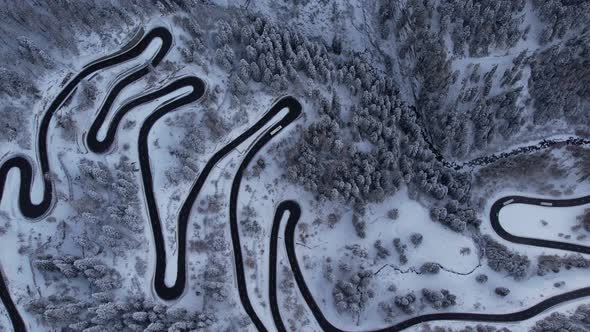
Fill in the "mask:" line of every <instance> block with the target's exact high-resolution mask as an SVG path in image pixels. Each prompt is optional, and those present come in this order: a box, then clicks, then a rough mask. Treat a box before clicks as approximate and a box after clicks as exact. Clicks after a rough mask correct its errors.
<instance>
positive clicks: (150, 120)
mask: <svg viewBox="0 0 590 332" xmlns="http://www.w3.org/2000/svg"><path fill="white" fill-rule="evenodd" d="M155 39H159V40H161V42H162V44H161V46H160V47H159V49H158V51H157V52H156V54H155V55H154V56H153V57H152V58H151V60H150V61H149V63H146V64H144V65H142V66H138V67H136V68H133V69H132V70H130V71H128V72H126V73H125V75H124V76H122V77H121V78H120V79H118V81H117V82H116V83H115V84H114V86H113V87H112V88H111V90H110V91H109V93H108V95H107V97H106V98H105V101H104V102H103V104H102V106H101V108H100V110H99V112H98V114H97V117H96V119H95V120H94V121H93V123H92V125H91V127H90V130H89V132H88V135H87V137H86V144H87V145H88V147H89V149H90V150H91V151H92V152H94V153H105V152H107V151H108V150H109V149H110V148H111V147H112V145H113V143H114V141H115V135H116V133H117V128H118V127H119V125H120V123H121V121H122V119H123V117H124V116H125V115H126V114H127V113H128V112H130V111H132V110H133V109H136V108H137V107H139V106H141V105H145V104H146V103H149V102H151V101H154V100H157V99H159V98H163V97H165V96H167V95H169V94H171V93H173V92H176V91H178V90H179V89H185V88H190V90H191V91H190V92H187V93H184V94H182V95H179V96H176V97H173V98H168V99H167V100H166V101H164V102H163V103H162V104H160V105H159V106H158V107H157V108H156V109H155V110H154V111H153V112H152V113H151V114H150V115H149V116H148V117H147V118H146V120H145V121H144V122H143V123H142V126H141V128H140V132H139V137H138V155H139V163H140V171H141V178H142V184H143V189H144V195H145V199H146V205H147V209H148V215H149V219H150V224H151V228H152V233H153V237H154V245H155V254H156V268H155V273H154V289H155V292H156V293H157V295H158V296H159V297H160V298H162V299H164V300H174V299H177V298H179V297H180V296H182V294H183V292H184V291H185V288H186V282H187V281H186V280H187V276H186V242H187V228H188V220H189V218H190V216H191V210H192V207H193V205H194V203H195V201H196V199H197V198H198V195H199V193H200V192H201V190H202V188H203V186H204V185H205V182H206V180H207V178H208V176H209V174H210V173H211V171H212V169H213V167H214V166H215V165H216V164H217V163H218V162H219V161H220V160H221V159H223V158H224V157H225V156H226V155H227V154H228V153H230V152H231V151H232V150H234V149H236V148H237V147H238V146H239V145H240V144H242V143H244V142H245V141H246V140H248V139H250V138H252V137H254V135H255V134H256V133H257V132H259V131H260V130H262V129H263V128H265V127H266V126H267V125H268V124H271V123H272V121H275V122H274V123H272V124H271V125H270V126H268V128H267V129H265V131H264V133H263V134H262V135H261V136H259V137H257V138H256V139H255V141H254V143H253V144H252V146H251V147H250V148H249V149H248V151H247V152H246V154H245V156H244V157H243V159H242V162H241V163H240V165H239V167H238V169H237V171H236V175H235V177H234V178H233V182H232V187H231V192H230V198H229V199H230V201H229V205H230V207H229V208H230V210H229V212H230V213H229V223H230V231H231V238H232V247H233V254H234V264H235V269H236V280H237V286H238V292H239V297H240V301H241V303H242V306H243V307H244V310H245V312H246V313H247V314H248V315H249V317H250V318H251V320H252V322H253V324H254V326H255V327H256V328H257V329H258V330H259V331H268V329H267V327H266V326H264V323H262V321H261V319H260V318H259V317H258V315H257V314H256V311H255V310H254V308H253V306H252V304H251V302H250V298H249V296H248V290H247V283H246V277H245V270H244V265H243V264H244V263H243V256H242V248H241V243H240V235H239V225H238V218H237V206H238V196H239V192H240V186H241V181H242V177H243V174H244V172H245V171H246V169H247V168H248V166H249V165H250V163H251V162H252V160H253V159H254V157H255V156H256V154H257V153H258V152H259V151H260V150H261V149H262V148H263V147H264V146H265V145H266V144H267V143H268V142H270V141H271V140H272V139H273V137H275V135H276V134H277V133H279V132H280V131H281V130H282V129H284V128H286V127H288V126H289V125H290V124H291V123H292V122H293V121H295V120H296V119H297V118H298V117H299V116H300V115H301V113H302V108H301V104H300V103H299V102H298V101H297V100H296V99H295V98H293V97H290V96H287V97H282V98H279V99H278V100H277V101H276V102H275V103H274V104H273V105H272V107H271V108H270V110H269V111H268V112H266V113H265V114H264V115H263V116H262V117H261V118H260V119H259V120H258V121H257V122H256V123H255V124H254V125H252V126H251V127H250V128H248V129H247V130H246V131H244V132H243V133H242V134H240V135H239V136H238V137H236V138H235V139H233V140H232V141H231V142H230V143H228V144H227V145H225V146H224V147H223V148H222V149H220V150H219V151H217V152H216V153H215V154H214V155H213V156H212V157H211V158H210V159H209V161H208V162H207V163H206V165H205V166H204V168H203V170H202V171H201V172H200V174H199V176H198V177H197V179H196V180H195V182H194V183H193V184H192V186H191V189H190V192H189V194H188V196H187V198H186V199H185V201H184V202H183V204H182V206H181V209H180V211H179V214H178V220H177V234H178V241H177V243H178V256H177V273H176V279H175V282H174V284H173V285H172V286H168V285H166V283H165V271H166V264H167V261H166V252H165V245H164V238H163V234H162V225H161V220H160V216H159V212H158V208H157V203H156V199H155V194H154V191H155V189H154V187H153V182H154V181H153V178H152V172H151V164H150V157H149V144H148V137H149V134H150V131H151V129H152V128H153V126H154V125H155V124H156V123H157V122H158V121H159V120H160V119H161V118H162V117H163V116H164V115H166V114H168V113H170V112H173V111H175V110H178V109H179V108H180V107H182V106H184V105H187V104H190V103H193V102H197V101H198V100H200V99H201V98H202V97H203V95H204V94H205V91H206V84H205V82H204V81H203V80H202V79H200V78H198V77H195V76H185V77H179V78H176V79H174V80H173V81H172V82H170V83H168V84H166V85H164V86H162V87H159V88H157V89H154V90H151V91H147V92H145V93H143V94H141V95H139V96H135V97H133V98H132V99H130V100H128V101H126V102H125V103H124V104H123V105H122V106H121V107H119V108H118V109H117V110H116V111H115V113H114V115H113V119H112V121H111V122H110V124H109V127H108V129H107V131H106V136H105V137H104V138H103V139H102V140H101V139H99V138H98V132H99V130H100V128H101V127H102V126H103V125H104V123H105V120H106V118H107V115H108V113H109V112H110V110H111V108H112V106H113V104H114V101H115V100H116V98H117V96H118V95H119V94H120V93H121V92H122V91H123V90H124V89H125V88H127V87H128V86H129V85H130V84H132V83H133V82H136V81H137V80H139V79H141V78H143V77H145V76H146V75H147V74H148V73H150V72H151V71H152V70H154V68H156V67H157V66H158V64H159V63H160V62H161V61H162V59H163V58H164V57H165V56H166V54H167V53H168V51H169V50H170V48H171V46H172V35H171V33H170V31H168V30H167V29H166V28H162V27H158V28H154V29H152V30H150V31H149V32H147V33H146V34H144V35H143V37H141V38H135V39H134V40H133V42H132V43H131V44H129V45H127V46H125V47H124V48H123V49H122V50H121V51H119V52H117V53H115V54H113V55H110V56H106V57H103V58H100V59H98V60H95V61H93V62H91V63H90V64H88V65H86V66H85V67H83V69H82V70H81V71H80V72H79V73H78V74H77V75H75V76H74V77H73V78H72V79H70V80H69V82H68V83H67V84H66V85H65V86H64V88H63V89H62V90H61V91H60V92H59V94H58V95H57V97H56V98H55V99H54V100H53V101H52V103H51V104H50V106H49V107H48V109H47V110H46V111H45V112H44V114H43V116H42V118H41V122H40V126H39V134H38V137H37V141H36V143H37V144H36V149H37V154H38V161H39V169H40V172H41V174H42V179H43V196H42V199H41V201H40V202H37V203H34V202H33V201H32V199H31V191H32V183H33V177H34V171H33V169H34V167H33V164H32V163H31V162H30V161H29V159H27V157H25V156H20V155H17V156H14V157H12V158H9V159H7V160H5V161H4V163H3V164H2V165H1V166H0V202H1V200H2V198H3V197H4V195H3V194H4V189H5V188H4V186H5V183H6V179H7V175H8V173H9V172H10V171H11V170H12V169H18V170H19V174H20V184H19V193H18V204H19V209H20V211H21V213H22V214H23V216H25V217H26V218H28V219H39V218H41V217H43V216H44V215H46V214H47V213H48V211H49V210H50V209H51V206H52V204H53V197H54V187H53V183H52V179H51V177H50V176H49V174H50V165H49V158H48V151H47V134H48V131H49V124H50V121H51V119H52V116H53V114H54V113H55V112H56V111H57V110H58V109H59V108H60V107H61V106H62V105H63V104H64V102H65V101H66V100H67V99H68V98H69V97H70V96H71V95H72V94H73V93H74V92H75V90H76V89H77V86H78V84H79V83H80V82H81V81H82V80H84V79H85V78H87V77H88V76H89V75H92V74H93V73H95V72H97V71H99V70H102V69H105V68H108V67H111V66H114V65H117V64H121V63H124V62H126V61H129V60H132V59H134V58H136V57H138V56H139V55H141V54H142V53H143V52H144V51H145V50H146V49H147V48H148V46H149V45H150V43H151V42H152V41H153V40H155ZM284 109H287V112H286V114H284V115H283V116H282V117H281V118H280V119H278V120H275V118H276V117H277V116H278V115H279V114H280V113H281V111H283V110H284ZM582 143H583V144H586V143H587V142H585V141H584V142H582ZM515 203H523V204H535V205H543V206H546V205H547V204H550V205H551V206H552V207H565V206H576V205H582V204H587V203H590V196H584V197H580V198H575V199H565V200H547V199H540V198H530V197H523V196H508V197H504V198H501V199H499V200H498V201H496V202H495V203H494V204H493V205H492V208H491V211H490V221H491V224H492V228H493V229H494V231H495V232H496V233H497V234H498V235H499V236H501V237H502V238H504V239H506V240H507V241H511V242H514V243H519V244H525V245H532V246H539V247H546V248H555V249H561V250H567V251H573V252H580V253H584V254H590V248H589V247H586V246H582V245H576V244H571V243H563V242H558V241H548V240H543V239H533V238H526V237H518V236H514V235H512V234H510V233H508V232H507V231H506V230H505V229H504V228H503V227H502V226H501V224H500V222H499V220H498V215H499V211H500V210H501V209H502V208H503V207H504V206H506V205H508V204H515ZM285 213H289V217H288V221H287V224H286V226H285V245H286V249H287V256H288V260H289V264H290V266H291V269H292V270H293V273H294V276H295V281H296V284H297V286H298V288H299V289H300V291H301V293H302V295H303V298H304V299H305V301H306V303H307V305H308V307H309V308H310V310H311V311H312V313H313V315H314V317H315V318H316V320H317V322H318V324H319V325H320V327H321V328H322V329H323V330H324V331H342V330H341V329H339V328H337V327H335V326H334V325H332V324H331V323H330V322H329V321H328V319H327V318H326V317H325V316H324V314H323V313H322V311H321V308H320V307H319V305H318V304H317V303H316V302H315V299H314V297H313V295H312V294H311V292H310V290H309V289H308V287H307V284H306V283H305V279H304V277H303V274H302V272H301V269H300V267H299V263H298V261H297V255H296V252H295V230H296V225H297V223H298V221H299V219H300V217H301V209H300V207H299V204H298V203H297V202H296V201H292V200H289V201H283V202H281V203H280V204H279V205H278V206H277V210H276V211H275V216H274V219H273V224H272V230H271V238H270V259H269V262H270V266H269V297H270V298H269V302H270V308H271V313H272V317H273V321H274V323H275V328H276V329H277V330H278V331H281V332H283V331H286V328H285V326H284V323H283V319H282V318H281V315H280V307H279V304H278V300H277V290H276V283H277V278H276V275H277V259H278V258H277V251H278V249H277V248H278V237H279V229H280V222H281V220H282V218H283V216H284V214H285ZM586 296H590V287H588V288H582V289H578V290H574V291H571V292H567V293H563V294H560V295H557V296H553V297H551V298H548V299H546V300H544V301H542V302H539V303H537V304H535V305H533V306H531V307H530V308H528V309H525V310H522V311H518V312H514V313H508V314H481V313H460V312H457V313H451V312H443V313H434V314H428V315H421V316H416V317H413V318H411V319H408V320H405V321H402V322H400V323H397V324H395V325H393V326H390V327H387V328H384V329H379V330H376V331H400V330H403V329H405V328H408V327H411V326H413V325H416V324H420V323H424V322H429V321H437V320H462V321H480V322H515V321H521V320H525V319H528V318H532V317H534V316H535V315H537V314H539V313H541V312H543V311H545V310H547V309H549V308H551V307H553V306H555V305H557V304H559V303H562V302H566V301H571V300H574V299H578V298H581V297H586ZM0 298H1V299H2V301H3V303H4V305H5V307H6V309H7V311H8V314H9V316H10V319H11V323H12V325H13V329H14V330H15V331H26V324H25V322H24V321H23V319H22V317H21V316H20V314H19V312H18V310H17V308H16V306H15V304H14V302H13V301H12V299H11V296H10V292H9V291H8V287H7V284H6V281H5V279H4V278H3V275H2V277H1V278H0Z"/></svg>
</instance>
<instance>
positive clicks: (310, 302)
mask: <svg viewBox="0 0 590 332" xmlns="http://www.w3.org/2000/svg"><path fill="white" fill-rule="evenodd" d="M516 203H521V204H531V205H538V206H547V205H546V204H547V203H551V204H552V205H551V206H552V207H556V208H558V207H568V206H577V205H583V204H588V203H590V196H584V197H580V198H572V199H560V200H556V199H544V198H531V197H524V196H507V197H503V198H500V199H499V200H497V201H496V202H495V203H494V204H493V205H492V208H491V209H490V221H491V224H492V227H493V229H494V231H495V232H496V233H498V235H499V236H501V237H502V238H504V239H505V240H507V241H510V242H514V243H519V244H524V245H531V246H538V247H545V248H554V249H561V250H566V251H573V252H579V253H584V254H590V247H587V246H583V245H576V244H570V243H564V242H558V241H548V240H542V239H534V238H525V237H518V236H514V235H512V234H510V233H508V232H507V231H506V230H504V229H503V228H502V226H501V225H500V222H499V220H498V215H499V212H500V210H501V209H502V208H504V207H505V206H507V205H509V204H516ZM285 213H289V218H288V221H287V225H286V226H285V237H284V238H285V245H286V250H287V256H288V260H289V264H290V266H291V270H292V271H293V274H294V277H295V282H296V284H297V286H298V288H299V290H300V291H301V294H302V295H303V298H304V300H305V302H306V303H307V306H308V307H309V308H310V310H311V312H312V314H313V315H314V317H315V319H316V321H317V322H318V324H319V325H320V327H321V328H322V330H324V331H329V332H342V331H344V330H342V329H339V328H338V327H336V326H334V325H333V324H332V323H330V321H329V320H328V319H327V318H326V317H325V316H324V314H323V312H322V310H321V308H320V307H319V305H318V304H317V302H316V301H315V299H314V297H313V295H312V293H311V291H310V290H309V288H308V287H307V284H306V283H305V279H304V277H303V273H302V272H301V268H300V267H299V262H298V261H297V255H296V252H295V230H296V226H297V223H298V221H299V219H300V217H301V208H300V207H299V204H298V203H297V202H295V201H283V202H281V203H280V204H279V205H278V208H277V210H276V212H275V217H274V221H273V229H274V228H275V227H276V228H278V227H279V225H275V223H280V221H281V219H282V216H283V215H284V214H285ZM274 235H275V234H274V233H273V236H274ZM271 241H278V240H277V239H276V238H273V239H271ZM271 253H272V251H271ZM275 254H276V252H275ZM270 261H271V262H275V263H276V258H273V257H271V260H270ZM271 272H272V270H271ZM271 279H273V280H276V276H271ZM271 290H272V288H271ZM274 292H275V293H271V294H273V295H271V296H276V290H274ZM587 296H590V287H585V288H580V289H577V290H573V291H570V292H566V293H562V294H559V295H556V296H552V297H550V298H547V299H545V300H543V301H541V302H538V303H537V304H535V305H533V306H531V307H529V308H527V309H525V310H521V311H517V312H512V313H507V314H482V313H469V312H443V313H433V314H427V315H420V316H416V317H412V318H410V319H407V320H405V321H402V322H399V323H397V324H395V325H392V326H389V327H386V328H383V329H377V330H373V331H375V332H377V331H378V332H385V331H388V332H393V331H401V330H404V329H406V328H409V327H411V326H414V325H416V324H421V323H426V322H431V321H445V320H446V321H450V320H452V321H477V322H518V321H523V320H526V319H529V318H533V317H535V316H536V315H538V314H540V313H542V312H544V311H545V310H547V309H549V308H551V307H554V306H556V305H558V304H561V303H564V302H568V301H572V300H576V299H579V298H583V297H587Z"/></svg>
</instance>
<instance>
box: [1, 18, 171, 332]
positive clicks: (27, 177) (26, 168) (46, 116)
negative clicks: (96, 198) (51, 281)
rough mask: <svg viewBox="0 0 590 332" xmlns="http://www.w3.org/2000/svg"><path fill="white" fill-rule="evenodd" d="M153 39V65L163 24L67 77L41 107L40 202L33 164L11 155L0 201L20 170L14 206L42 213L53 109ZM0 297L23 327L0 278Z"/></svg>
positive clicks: (48, 185) (31, 214) (165, 40)
mask: <svg viewBox="0 0 590 332" xmlns="http://www.w3.org/2000/svg"><path fill="white" fill-rule="evenodd" d="M154 39H160V40H161V41H162V45H161V46H160V48H159V49H158V52H157V53H156V55H155V56H154V57H153V58H152V59H151V65H152V66H157V65H158V64H159V63H160V62H161V61H162V59H163V58H164V56H165V55H166V54H167V52H168V50H169V49H170V46H171V44H172V35H171V34H170V32H169V31H168V30H167V29H166V28H163V27H157V28H154V29H152V30H151V31H149V32H148V33H147V34H146V35H145V36H144V37H143V38H141V39H139V40H133V42H132V43H131V44H129V45H126V46H125V47H124V51H119V52H116V53H115V54H113V55H111V56H106V57H103V58H101V59H99V60H97V61H94V62H92V63H91V64H89V65H87V66H85V67H84V68H83V69H82V70H81V71H80V72H79V73H78V74H77V75H75V76H74V77H73V78H71V79H70V80H69V81H68V83H67V84H66V85H65V86H64V88H62V89H61V91H60V92H59V94H58V95H57V97H55V99H53V101H52V102H51V104H50V105H49V107H48V108H47V109H46V110H45V112H44V113H43V115H42V117H41V122H40V124H39V132H38V136H37V141H36V148H37V154H38V161H39V169H40V172H41V175H42V181H43V196H42V199H41V201H40V202H38V203H34V202H33V201H32V200H31V192H32V184H33V176H34V174H33V165H32V164H31V162H29V160H28V159H27V158H25V157H23V156H14V157H12V158H9V159H7V160H6V161H5V162H4V163H3V164H2V165H1V166H0V202H1V201H2V198H3V197H4V186H5V184H6V179H7V176H8V173H9V172H10V171H11V170H12V169H18V170H19V173H20V185H19V192H18V206H19V210H20V212H21V213H22V214H23V216H24V217H25V218H27V219H38V218H40V217H42V216H43V215H45V214H46V213H47V212H48V211H49V209H50V208H51V206H52V203H53V183H52V181H51V177H50V165H49V158H48V152H47V134H48V131H49V124H50V122H51V119H52V117H53V115H54V114H55V112H56V111H57V110H58V109H59V108H60V107H61V106H62V105H63V104H64V102H65V101H66V100H67V99H68V98H69V97H70V96H71V95H72V93H73V92H74V91H75V90H76V88H77V86H78V84H79V83H80V82H81V81H82V80H83V79H85V78H87V77H88V76H89V75H91V74H93V73H95V72H97V71H99V70H102V69H105V68H107V67H111V66H114V65H117V64H120V63H123V62H126V61H129V60H131V59H133V58H136V57H137V56H139V55H140V54H141V53H143V52H144V51H145V50H146V49H147V48H148V46H149V44H150V43H151V42H152V41H153V40H154ZM0 298H1V299H2V302H3V303H4V304H5V306H6V309H7V311H8V314H9V316H10V319H11V323H12V326H13V329H14V330H15V331H26V325H25V323H24V321H23V320H22V317H21V316H20V314H19V313H18V310H17V309H16V307H15V305H14V302H13V301H12V299H11V297H10V292H9V291H8V289H7V288H6V282H5V281H4V279H3V278H2V280H1V282H0Z"/></svg>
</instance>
